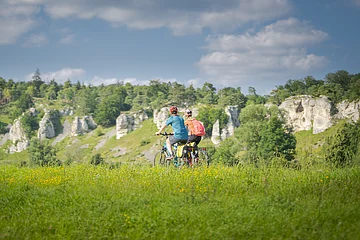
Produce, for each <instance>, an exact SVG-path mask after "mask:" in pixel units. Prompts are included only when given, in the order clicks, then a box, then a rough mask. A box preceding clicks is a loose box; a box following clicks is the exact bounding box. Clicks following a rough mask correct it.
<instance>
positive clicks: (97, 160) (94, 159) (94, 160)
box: [90, 153, 105, 166]
mask: <svg viewBox="0 0 360 240" xmlns="http://www.w3.org/2000/svg"><path fill="white" fill-rule="evenodd" d="M103 163H105V161H104V158H103V157H101V154H100V153H97V154H95V155H94V156H92V157H91V161H90V164H91V165H95V166H97V165H99V164H103Z"/></svg>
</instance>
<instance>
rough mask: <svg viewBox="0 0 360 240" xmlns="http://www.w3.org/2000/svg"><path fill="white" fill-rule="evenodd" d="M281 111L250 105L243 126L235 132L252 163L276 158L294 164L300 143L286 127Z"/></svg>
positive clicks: (241, 115) (243, 114)
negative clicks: (292, 161)
mask: <svg viewBox="0 0 360 240" xmlns="http://www.w3.org/2000/svg"><path fill="white" fill-rule="evenodd" d="M281 116H282V113H281V112H280V111H279V110H278V109H277V107H272V108H266V107H265V106H264V105H248V106H246V107H245V108H244V109H243V110H242V111H241V113H240V122H241V125H240V127H239V128H238V129H236V130H235V137H236V138H238V139H239V143H240V146H239V148H245V149H246V154H245V155H244V159H245V160H248V161H251V162H258V161H259V160H265V161H267V162H269V161H271V160H272V159H273V158H274V157H283V158H285V159H288V160H291V159H292V158H293V154H294V150H295V147H296V140H295V137H294V135H292V134H291V129H288V128H286V127H284V120H283V119H282V117H281Z"/></svg>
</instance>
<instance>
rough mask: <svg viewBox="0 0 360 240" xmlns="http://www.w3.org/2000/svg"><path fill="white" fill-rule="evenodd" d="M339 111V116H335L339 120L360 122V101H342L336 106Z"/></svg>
mask: <svg viewBox="0 0 360 240" xmlns="http://www.w3.org/2000/svg"><path fill="white" fill-rule="evenodd" d="M336 108H337V110H338V112H337V114H336V115H335V117H336V118H338V119H346V118H347V119H351V120H352V121H354V122H356V121H358V120H359V117H360V101H354V102H347V101H342V102H341V103H338V104H337V105H336Z"/></svg>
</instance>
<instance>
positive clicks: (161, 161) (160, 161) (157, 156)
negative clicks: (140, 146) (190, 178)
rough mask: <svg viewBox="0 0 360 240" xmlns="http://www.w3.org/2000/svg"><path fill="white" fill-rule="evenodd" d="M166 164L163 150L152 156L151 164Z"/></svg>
mask: <svg viewBox="0 0 360 240" xmlns="http://www.w3.org/2000/svg"><path fill="white" fill-rule="evenodd" d="M156 165H160V166H166V156H165V154H164V152H163V151H160V152H157V153H156V154H155V157H154V162H153V166H154V167H155V166H156Z"/></svg>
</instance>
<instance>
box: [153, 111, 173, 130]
mask: <svg viewBox="0 0 360 240" xmlns="http://www.w3.org/2000/svg"><path fill="white" fill-rule="evenodd" d="M169 111H170V108H168V107H163V108H161V109H160V110H157V109H156V110H155V111H154V123H155V124H156V126H157V128H158V129H160V128H161V127H162V126H163V125H164V124H165V122H166V120H167V119H168V118H169V116H170V114H169Z"/></svg>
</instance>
